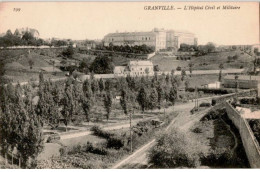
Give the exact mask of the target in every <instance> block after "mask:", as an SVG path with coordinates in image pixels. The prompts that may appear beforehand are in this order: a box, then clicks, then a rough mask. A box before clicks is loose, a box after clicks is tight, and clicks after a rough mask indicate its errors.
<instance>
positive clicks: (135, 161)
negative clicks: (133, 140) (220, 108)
mask: <svg viewBox="0 0 260 172" xmlns="http://www.w3.org/2000/svg"><path fill="white" fill-rule="evenodd" d="M203 99H204V100H205V99H211V98H203ZM193 107H194V103H193V102H188V103H185V104H180V105H176V106H175V107H171V108H168V109H167V112H166V113H169V112H171V111H173V108H174V111H176V112H178V116H177V117H176V118H174V119H173V121H172V122H171V123H170V124H169V125H168V127H167V128H166V131H167V130H170V129H171V128H173V127H177V128H180V129H181V130H182V131H187V130H188V129H189V128H190V127H191V126H192V125H193V124H194V123H195V122H196V121H199V120H200V119H201V117H202V116H203V115H204V114H205V113H206V112H207V111H208V110H209V108H208V109H205V110H203V111H200V112H198V113H195V114H193V115H190V110H191V109H192V108H193ZM155 144H156V140H155V139H153V140H151V141H150V142H149V143H147V144H145V145H144V146H142V147H141V148H139V149H138V150H136V151H135V152H134V153H133V154H132V155H130V156H128V157H126V158H125V159H123V160H122V161H119V162H117V163H116V164H115V165H114V166H113V167H112V169H116V168H119V169H122V168H126V169H134V168H136V169H137V168H138V169H141V168H148V167H149V162H148V157H147V155H148V152H149V150H150V149H151V148H152V147H153V146H154V145H155Z"/></svg>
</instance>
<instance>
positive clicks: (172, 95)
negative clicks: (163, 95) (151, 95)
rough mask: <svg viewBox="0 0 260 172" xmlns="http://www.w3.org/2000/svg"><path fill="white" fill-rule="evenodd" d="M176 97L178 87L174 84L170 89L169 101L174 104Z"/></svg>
mask: <svg viewBox="0 0 260 172" xmlns="http://www.w3.org/2000/svg"><path fill="white" fill-rule="evenodd" d="M176 99H177V88H176V87H174V86H173V87H171V89H170V93H169V101H170V102H171V103H172V105H174V104H175V101H176Z"/></svg>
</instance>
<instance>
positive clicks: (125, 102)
mask: <svg viewBox="0 0 260 172" xmlns="http://www.w3.org/2000/svg"><path fill="white" fill-rule="evenodd" d="M127 93H128V92H126V91H125V89H122V90H121V97H120V105H121V107H122V109H123V110H124V114H126V115H127V114H128V112H129V101H130V99H129V95H128V94H127Z"/></svg>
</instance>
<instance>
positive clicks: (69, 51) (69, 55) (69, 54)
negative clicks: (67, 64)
mask: <svg viewBox="0 0 260 172" xmlns="http://www.w3.org/2000/svg"><path fill="white" fill-rule="evenodd" d="M62 55H63V56H65V57H67V58H72V56H73V55H74V49H73V46H72V45H71V44H70V45H69V46H68V47H67V48H66V49H65V50H64V51H63V52H62Z"/></svg>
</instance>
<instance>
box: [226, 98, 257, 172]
mask: <svg viewBox="0 0 260 172" xmlns="http://www.w3.org/2000/svg"><path fill="white" fill-rule="evenodd" d="M225 107H226V110H227V115H228V117H229V119H230V120H232V122H233V124H234V125H235V126H236V127H237V128H238V129H239V133H240V136H241V139H242V142H243V146H244V148H245V151H246V155H247V158H248V161H249V163H250V166H251V167H252V168H260V147H259V143H258V141H257V140H256V138H255V136H254V134H253V132H252V130H251V128H250V126H249V124H248V122H247V121H246V119H244V118H242V117H241V115H240V114H239V112H238V111H237V110H236V109H235V108H233V107H232V106H231V105H230V104H229V103H227V102H226V103H225Z"/></svg>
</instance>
